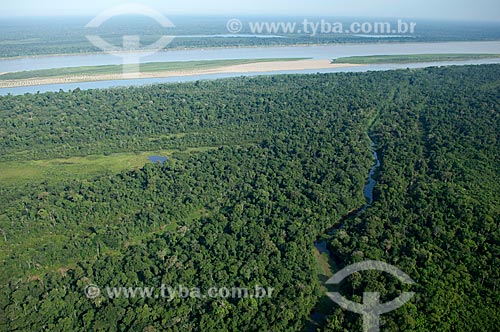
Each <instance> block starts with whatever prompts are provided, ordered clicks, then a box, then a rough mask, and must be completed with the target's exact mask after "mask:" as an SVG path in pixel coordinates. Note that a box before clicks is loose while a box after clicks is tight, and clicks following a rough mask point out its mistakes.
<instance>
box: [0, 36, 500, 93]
mask: <svg viewBox="0 0 500 332" xmlns="http://www.w3.org/2000/svg"><path fill="white" fill-rule="evenodd" d="M431 53H496V54H500V41H494V42H449V43H372V44H338V45H321V46H291V47H251V48H226V49H206V50H205V49H190V50H172V51H164V52H158V53H156V54H154V55H150V56H147V57H142V58H141V63H146V62H170V61H194V60H227V59H264V58H313V59H332V58H338V57H346V56H362V55H381V54H431ZM134 55H136V56H140V53H138V54H134ZM121 63H123V59H122V58H121V57H117V56H113V55H108V54H89V55H67V56H44V57H31V58H19V59H4V60H0V72H15V71H27V70H37V69H51V68H63V67H80V66H99V65H113V64H121ZM486 63H500V59H492V60H473V61H459V62H438V63H412V64H384V65H369V66H356V67H348V68H334V69H321V70H299V71H280V72H272V73H245V76H257V75H269V74H295V73H317V72H321V73H330V72H361V71H369V70H390V69H398V68H421V67H429V66H442V65H453V64H456V65H464V64H486ZM237 76H242V74H241V73H234V74H231V73H229V74H228V73H225V74H211V75H197V76H185V77H168V78H152V79H132V80H118V81H100V82H85V83H67V84H49V85H38V86H28V87H16V88H3V89H0V95H6V94H13V95H18V94H24V93H36V92H48V91H59V90H61V89H62V90H71V89H76V88H80V89H98V88H109V87H117V86H133V85H145V84H155V83H172V82H189V81H197V80H201V79H217V78H226V77H237Z"/></svg>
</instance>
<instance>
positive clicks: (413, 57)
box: [332, 54, 500, 65]
mask: <svg viewBox="0 0 500 332" xmlns="http://www.w3.org/2000/svg"><path fill="white" fill-rule="evenodd" d="M496 58H500V54H409V55H371V56H351V57H345V58H338V59H333V60H332V63H352V64H363V65H365V64H382V63H414V62H440V61H467V60H481V59H496Z"/></svg>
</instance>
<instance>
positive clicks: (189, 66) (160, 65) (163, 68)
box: [0, 58, 305, 80]
mask: <svg viewBox="0 0 500 332" xmlns="http://www.w3.org/2000/svg"><path fill="white" fill-rule="evenodd" d="M297 60H305V58H275V59H241V60H211V61H177V62H150V63H144V64H141V65H140V71H141V73H154V72H168V71H196V70H205V69H213V68H221V67H227V66H234V65H243V64H251V63H261V62H278V61H297ZM127 67H130V65H125V68H124V66H123V65H109V66H88V67H74V68H56V69H42V70H31V71H22V72H14V73H6V74H3V75H0V80H20V79H30V78H51V77H67V76H98V75H112V74H122V73H123V70H124V69H127Z"/></svg>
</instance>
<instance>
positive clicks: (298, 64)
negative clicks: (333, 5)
mask: <svg viewBox="0 0 500 332" xmlns="http://www.w3.org/2000/svg"><path fill="white" fill-rule="evenodd" d="M353 66H360V65H355V64H348V63H347V64H344V63H342V64H332V63H330V60H297V61H276V62H259V63H249V64H242V65H231V66H223V67H217V68H211V69H202V70H186V71H161V72H148V73H130V74H105V75H88V76H87V75H79V76H64V77H47V78H43V77H41V78H28V79H19V80H4V81H0V88H13V87H20V86H36V85H46V84H66V83H80V82H95V81H114V80H123V79H141V78H163V77H184V76H199V75H210V74H233V73H241V74H245V73H270V72H275V71H276V72H277V71H291V70H293V71H294V70H316V69H317V70H319V69H330V68H345V67H353Z"/></svg>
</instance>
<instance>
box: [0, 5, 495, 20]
mask: <svg viewBox="0 0 500 332" xmlns="http://www.w3.org/2000/svg"><path fill="white" fill-rule="evenodd" d="M124 3H141V4H144V5H147V6H150V7H152V8H155V9H157V10H159V11H161V12H162V13H164V14H165V15H167V16H168V15H169V14H170V15H177V14H186V15H200V14H206V15H225V16H227V15H254V14H265V15H298V16H303V15H317V16H365V17H401V18H433V19H447V20H455V19H458V20H487V21H498V22H500V0H475V1H471V0H239V1H238V0H219V1H206V0H182V1H169V0H138V1H122V0H79V1H70V0H3V1H2V3H1V4H0V15H1V16H46V15H58V16H59V15H80V16H81V15H86V16H91V15H96V14H98V13H99V12H100V11H102V10H104V9H107V8H109V7H112V6H115V5H118V4H124Z"/></svg>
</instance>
